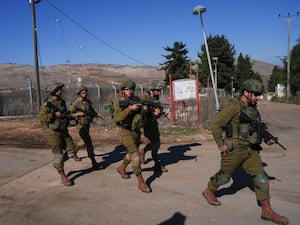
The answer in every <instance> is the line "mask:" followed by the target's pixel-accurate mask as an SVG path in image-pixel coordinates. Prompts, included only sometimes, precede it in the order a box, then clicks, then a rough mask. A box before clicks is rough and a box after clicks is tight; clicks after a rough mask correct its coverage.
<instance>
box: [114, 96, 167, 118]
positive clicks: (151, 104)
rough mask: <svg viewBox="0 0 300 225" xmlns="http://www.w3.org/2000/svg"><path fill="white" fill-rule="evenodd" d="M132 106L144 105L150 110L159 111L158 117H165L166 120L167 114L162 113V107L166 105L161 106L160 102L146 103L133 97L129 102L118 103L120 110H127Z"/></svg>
mask: <svg viewBox="0 0 300 225" xmlns="http://www.w3.org/2000/svg"><path fill="white" fill-rule="evenodd" d="M134 104H140V105H146V106H149V107H151V108H152V109H157V108H158V109H160V114H159V116H165V117H166V118H168V114H167V113H165V112H164V107H163V105H167V104H163V103H160V102H152V101H147V100H141V99H140V98H139V97H137V96H135V97H134V98H133V99H131V100H124V101H120V102H119V105H120V107H121V108H127V107H128V106H129V105H134Z"/></svg>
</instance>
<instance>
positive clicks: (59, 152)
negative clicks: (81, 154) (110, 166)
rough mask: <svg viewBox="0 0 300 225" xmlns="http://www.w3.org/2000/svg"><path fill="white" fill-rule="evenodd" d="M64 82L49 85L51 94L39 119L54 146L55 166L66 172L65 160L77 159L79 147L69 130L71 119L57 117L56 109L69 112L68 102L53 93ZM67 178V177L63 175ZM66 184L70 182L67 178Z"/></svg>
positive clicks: (43, 106)
mask: <svg viewBox="0 0 300 225" xmlns="http://www.w3.org/2000/svg"><path fill="white" fill-rule="evenodd" d="M62 87H63V84H54V86H49V87H48V89H49V91H51V96H50V97H49V98H47V99H46V100H45V102H44V103H43V104H42V106H41V109H40V113H39V120H40V122H41V124H42V127H43V129H44V130H45V132H46V134H47V140H48V143H49V144H50V145H51V147H52V153H53V155H54V163H53V166H54V168H56V169H57V170H58V172H59V173H64V161H66V160H67V159H68V158H69V157H72V158H74V159H75V157H77V155H76V153H77V148H76V145H75V144H74V142H73V140H72V137H71V136H70V134H69V132H68V125H69V119H68V118H66V116H62V117H61V118H57V117H56V116H55V112H56V111H60V112H62V113H67V111H68V110H67V107H66V103H65V101H64V100H63V99H61V98H60V99H56V98H55V97H54V96H53V95H54V93H55V92H56V91H57V90H60V89H62ZM63 179H65V177H63ZM65 181H66V182H65V183H64V181H63V183H64V184H65V185H70V183H69V182H68V181H67V180H65Z"/></svg>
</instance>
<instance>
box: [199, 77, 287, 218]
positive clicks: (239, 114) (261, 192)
mask: <svg viewBox="0 0 300 225" xmlns="http://www.w3.org/2000/svg"><path fill="white" fill-rule="evenodd" d="M263 91H264V90H263V85H262V83H261V82H260V81H258V80H254V79H249V80H246V81H244V82H243V83H242V85H241V88H240V93H241V96H240V98H239V99H235V100H233V101H231V102H230V103H229V104H228V105H226V106H225V107H224V108H223V109H222V110H221V111H220V112H219V113H218V114H217V116H216V118H215V119H214V121H213V123H212V134H213V136H214V139H215V141H216V143H217V145H218V147H219V150H220V153H221V168H220V170H219V171H218V172H217V173H216V174H215V175H214V176H212V177H211V178H210V181H209V182H208V186H207V188H206V189H205V190H204V191H203V192H202V194H203V196H204V197H205V199H206V200H207V202H208V203H209V204H211V205H215V206H218V205H221V203H220V202H219V201H218V200H217V198H216V197H215V194H214V193H215V192H216V191H217V189H218V188H219V187H220V186H221V185H224V184H226V183H228V182H229V180H230V178H231V176H232V174H233V173H234V172H235V170H236V169H237V168H238V167H242V168H243V169H244V170H245V171H246V172H247V173H248V174H249V175H250V176H251V177H252V180H253V183H254V191H255V194H256V199H257V201H258V203H259V204H260V206H261V208H262V213H261V218H262V219H265V220H270V221H273V222H275V223H278V224H288V223H289V221H288V219H287V218H286V217H284V216H280V215H279V214H277V213H276V212H274V211H273V209H272V208H271V204H270V194H269V179H268V177H267V176H266V173H265V171H264V169H263V164H262V161H261V158H260V155H259V151H260V150H261V149H262V148H261V146H260V144H261V142H262V138H261V135H260V133H259V131H258V130H257V129H255V128H253V126H252V123H249V119H247V120H245V119H244V118H245V116H247V118H251V121H256V122H257V123H261V119H260V113H259V111H258V109H257V107H256V104H257V101H258V99H259V98H260V95H262V94H263ZM224 129H225V135H223V134H222V133H223V130H224ZM223 136H224V138H223ZM273 143H274V141H273V140H269V141H268V142H267V144H269V145H271V144H273Z"/></svg>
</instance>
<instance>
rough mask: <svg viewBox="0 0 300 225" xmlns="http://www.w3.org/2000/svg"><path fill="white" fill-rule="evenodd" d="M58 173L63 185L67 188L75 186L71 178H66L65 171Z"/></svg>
mask: <svg viewBox="0 0 300 225" xmlns="http://www.w3.org/2000/svg"><path fill="white" fill-rule="evenodd" d="M58 173H59V175H60V178H61V183H62V184H63V185H65V186H71V185H73V183H72V181H70V180H69V178H68V177H67V176H66V174H65V171H64V170H58Z"/></svg>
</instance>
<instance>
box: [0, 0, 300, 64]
mask: <svg viewBox="0 0 300 225" xmlns="http://www.w3.org/2000/svg"><path fill="white" fill-rule="evenodd" d="M35 1H37V0H35ZM197 5H202V6H204V7H205V8H206V12H204V13H203V15H202V18H203V24H204V29H205V33H206V36H207V37H208V36H210V35H212V36H215V35H224V36H225V38H226V39H227V40H228V41H229V43H230V44H231V45H233V46H234V48H235V51H236V55H235V56H236V57H238V55H239V54H240V53H242V54H243V55H244V56H245V55H248V56H250V58H251V59H255V60H260V61H263V62H266V63H271V64H276V65H282V61H281V59H282V57H285V56H287V54H288V53H287V52H288V19H287V16H288V14H290V15H291V20H290V49H292V47H293V46H294V45H295V44H296V43H297V39H299V38H300V16H296V15H297V12H299V11H300V2H299V1H298V0H251V1H248V0H247V1H246V0H241V1H238V0H202V1H200V0H199V1H195V0H84V1H83V0H81V1H80V0H41V1H40V2H38V3H36V4H35V14H36V24H37V39H38V50H39V51H38V55H39V65H40V66H50V65H56V64H68V63H70V64H85V63H99V64H117V65H136V66H145V65H148V66H159V64H160V63H163V62H165V61H166V60H165V58H164V57H163V55H166V54H168V52H166V51H165V50H164V48H165V47H173V44H174V42H176V41H182V42H183V43H184V44H185V45H186V49H187V50H188V51H189V52H188V54H187V56H188V57H189V58H190V59H192V60H197V54H198V52H200V47H201V46H202V45H204V40H203V35H202V34H203V33H202V27H201V23H200V16H198V15H193V13H192V12H193V10H194V8H195V7H196V6H197ZM279 14H280V15H281V17H279ZM0 27H1V28H2V32H1V35H0V64H3V63H16V64H30V65H34V63H35V61H34V41H33V30H32V10H31V6H30V4H29V0H9V1H3V2H2V5H1V8H0ZM280 58H281V59H280Z"/></svg>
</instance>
